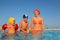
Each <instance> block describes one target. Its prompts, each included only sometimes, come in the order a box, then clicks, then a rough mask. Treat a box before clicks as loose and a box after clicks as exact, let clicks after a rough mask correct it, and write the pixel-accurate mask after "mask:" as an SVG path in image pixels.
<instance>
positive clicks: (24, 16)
mask: <svg viewBox="0 0 60 40" xmlns="http://www.w3.org/2000/svg"><path fill="white" fill-rule="evenodd" d="M23 20H24V21H25V22H27V21H28V15H27V14H24V15H23Z"/></svg>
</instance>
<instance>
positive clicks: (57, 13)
mask: <svg viewBox="0 0 60 40" xmlns="http://www.w3.org/2000/svg"><path fill="white" fill-rule="evenodd" d="M35 9H40V11H41V14H40V16H41V17H42V18H44V25H45V26H46V25H48V27H53V28H54V27H60V0H0V25H3V24H4V23H8V18H10V17H14V18H15V20H16V23H17V24H19V23H20V21H21V20H22V19H23V18H22V17H23V14H27V15H28V21H29V22H30V21H31V19H32V17H33V16H34V10H35Z"/></svg>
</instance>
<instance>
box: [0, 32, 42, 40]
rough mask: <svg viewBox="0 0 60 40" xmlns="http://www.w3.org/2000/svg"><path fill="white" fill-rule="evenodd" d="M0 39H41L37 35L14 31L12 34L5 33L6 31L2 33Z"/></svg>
mask: <svg viewBox="0 0 60 40" xmlns="http://www.w3.org/2000/svg"><path fill="white" fill-rule="evenodd" d="M0 40H42V38H41V37H40V36H39V35H32V34H31V33H29V34H24V33H22V32H19V33H16V34H14V35H9V36H8V35H7V33H4V34H2V37H1V38H0Z"/></svg>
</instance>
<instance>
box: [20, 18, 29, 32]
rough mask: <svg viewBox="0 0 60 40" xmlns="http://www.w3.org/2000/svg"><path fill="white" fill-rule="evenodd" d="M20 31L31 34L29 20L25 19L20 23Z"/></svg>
mask: <svg viewBox="0 0 60 40" xmlns="http://www.w3.org/2000/svg"><path fill="white" fill-rule="evenodd" d="M20 30H21V31H22V32H23V33H29V29H28V19H27V18H24V19H23V21H21V22H20Z"/></svg>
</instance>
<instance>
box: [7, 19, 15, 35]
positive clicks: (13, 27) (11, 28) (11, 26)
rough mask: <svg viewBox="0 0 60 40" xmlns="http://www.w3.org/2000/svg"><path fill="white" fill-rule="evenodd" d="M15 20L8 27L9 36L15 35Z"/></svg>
mask: <svg viewBox="0 0 60 40" xmlns="http://www.w3.org/2000/svg"><path fill="white" fill-rule="evenodd" d="M13 25H15V20H13V21H12V23H9V25H8V26H7V30H8V34H9V35H10V34H14V33H15V26H13Z"/></svg>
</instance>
